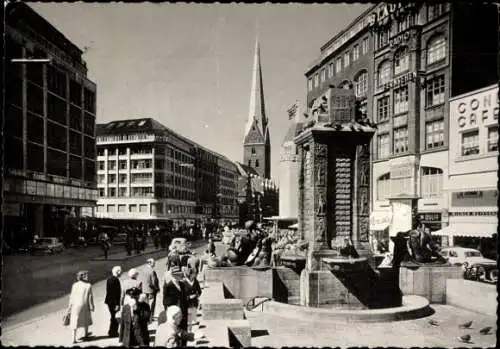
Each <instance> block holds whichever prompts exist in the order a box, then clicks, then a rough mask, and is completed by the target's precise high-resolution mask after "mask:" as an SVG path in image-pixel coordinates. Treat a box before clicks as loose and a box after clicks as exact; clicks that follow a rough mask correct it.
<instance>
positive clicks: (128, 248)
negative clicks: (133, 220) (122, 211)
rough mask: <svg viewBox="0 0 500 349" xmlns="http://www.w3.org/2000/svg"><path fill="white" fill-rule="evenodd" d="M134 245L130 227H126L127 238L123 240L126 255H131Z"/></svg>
mask: <svg viewBox="0 0 500 349" xmlns="http://www.w3.org/2000/svg"><path fill="white" fill-rule="evenodd" d="M133 245H134V238H133V236H132V232H131V231H130V229H127V240H126V242H125V250H126V251H127V256H131V255H132V247H133Z"/></svg>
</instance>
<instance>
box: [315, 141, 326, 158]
mask: <svg viewBox="0 0 500 349" xmlns="http://www.w3.org/2000/svg"><path fill="white" fill-rule="evenodd" d="M327 149H328V147H327V145H326V144H318V143H316V148H315V149H314V152H315V154H314V155H315V156H316V157H318V158H324V157H326V154H327Z"/></svg>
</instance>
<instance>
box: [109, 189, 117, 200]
mask: <svg viewBox="0 0 500 349" xmlns="http://www.w3.org/2000/svg"><path fill="white" fill-rule="evenodd" d="M108 193H109V196H110V197H112V198H114V197H115V196H116V188H108Z"/></svg>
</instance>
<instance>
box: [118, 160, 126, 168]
mask: <svg viewBox="0 0 500 349" xmlns="http://www.w3.org/2000/svg"><path fill="white" fill-rule="evenodd" d="M118 166H120V170H126V169H127V160H120V161H118Z"/></svg>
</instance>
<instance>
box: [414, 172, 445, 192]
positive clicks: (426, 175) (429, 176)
mask: <svg viewBox="0 0 500 349" xmlns="http://www.w3.org/2000/svg"><path fill="white" fill-rule="evenodd" d="M420 184H421V185H420V187H421V189H420V192H421V195H422V198H425V199H429V198H439V197H441V196H442V195H443V170H441V169H440V168H436V167H422V175H421V178H420Z"/></svg>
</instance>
